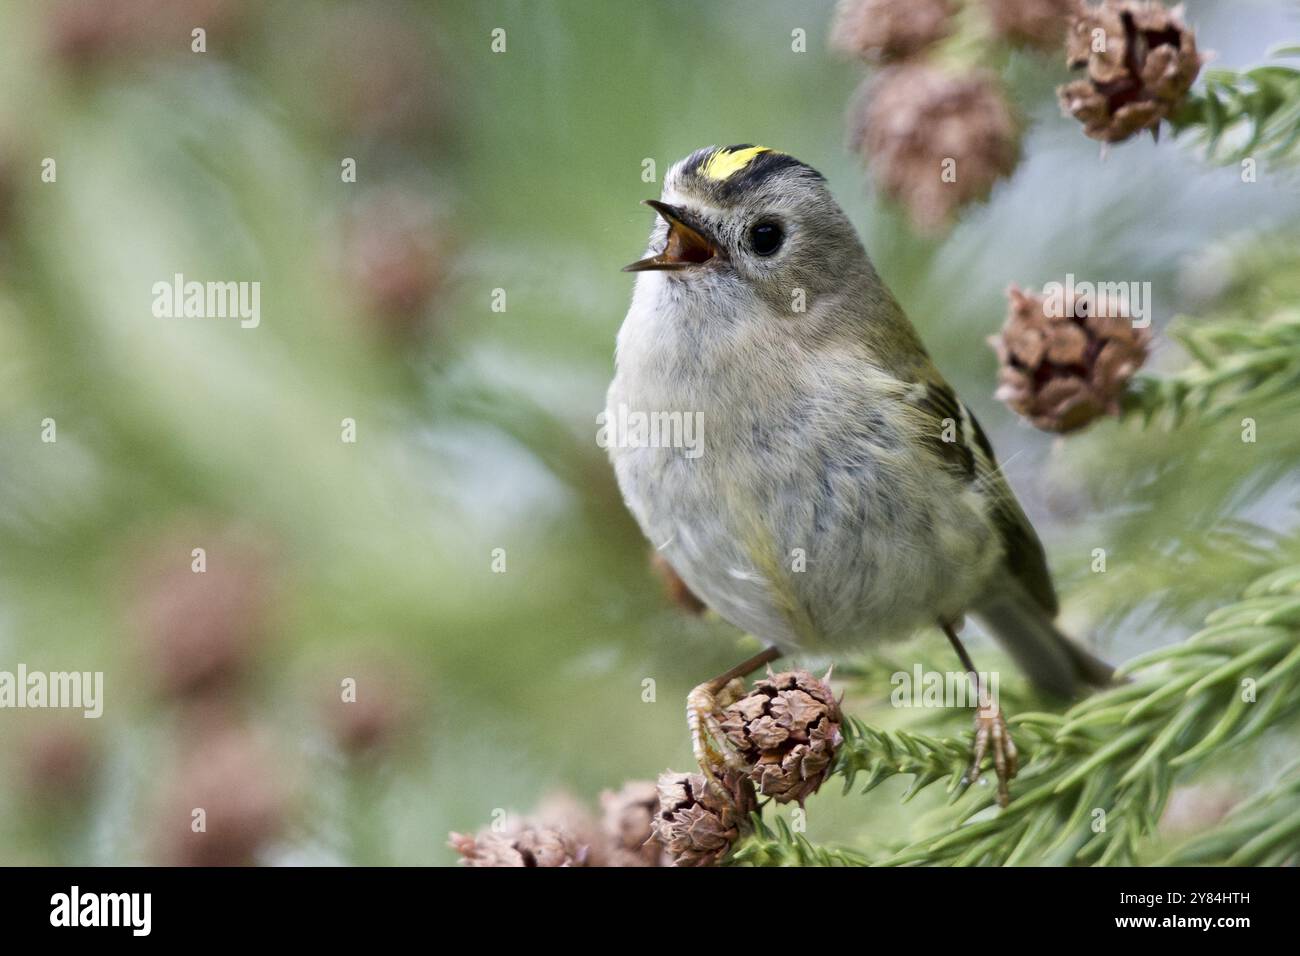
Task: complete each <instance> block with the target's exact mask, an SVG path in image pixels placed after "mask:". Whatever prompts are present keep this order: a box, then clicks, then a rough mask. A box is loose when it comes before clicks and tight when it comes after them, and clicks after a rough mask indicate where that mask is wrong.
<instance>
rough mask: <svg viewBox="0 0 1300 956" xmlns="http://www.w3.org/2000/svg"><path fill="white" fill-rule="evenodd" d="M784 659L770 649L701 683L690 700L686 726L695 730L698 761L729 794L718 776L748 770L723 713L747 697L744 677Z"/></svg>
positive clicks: (694, 742) (707, 775)
mask: <svg viewBox="0 0 1300 956" xmlns="http://www.w3.org/2000/svg"><path fill="white" fill-rule="evenodd" d="M780 656H781V652H780V651H779V650H777V649H776V648H775V647H769V648H766V649H764V650H763V651H761V652H760V653H758V654H755V655H754V656H753V657H751V658H750V659H749V660H747V661H743V662H742V663H740V664H737V665H736V666H735V667H733V668H731V669H730V670H729V671H727V672H726V673H723V674H719V675H718V676H717V677H715V678H713V680H710V681H705V682H704V683H703V684H700V685H699V686H698V687H696V688H695V689H694V690H693V691H691V693H690V695H689V696H688V697H687V698H686V724H687V726H688V727H690V729H691V749H692V750H693V751H694V752H695V762H696V763H698V764H699V765H700V771H701V772H702V773H703V774H704V776H705V778H706V779H707V780H708V781H709V783H711V784H713V785H714V787H715V789H717V790H719V791H721V792H723V793H726V788H725V787H722V786H721V785H719V783H718V778H717V774H718V773H719V772H721V771H722V770H723V769H725V768H728V767H729V768H731V769H732V770H742V771H743V770H747V769H748V767H747V765H746V764H745V761H744V760H743V759H742V758H741V756H740V755H739V754H738V753H736V749H735V748H734V747H733V746H732V745H731V743H730V742H729V741H728V740H727V735H726V734H725V733H724V732H723V730H722V723H721V720H720V717H721V715H722V711H723V709H724V708H725V707H726V706H727V705H728V704H731V703H734V702H735V701H736V700H738V699H739V698H740V697H741V696H742V695H743V694H744V692H745V685H744V682H743V680H742V678H744V677H745V676H746V675H748V674H750V673H752V672H753V671H755V670H757V669H758V668H760V667H762V666H763V665H764V664H770V663H771V662H772V661H774V660H776V659H777V658H778V657H780Z"/></svg>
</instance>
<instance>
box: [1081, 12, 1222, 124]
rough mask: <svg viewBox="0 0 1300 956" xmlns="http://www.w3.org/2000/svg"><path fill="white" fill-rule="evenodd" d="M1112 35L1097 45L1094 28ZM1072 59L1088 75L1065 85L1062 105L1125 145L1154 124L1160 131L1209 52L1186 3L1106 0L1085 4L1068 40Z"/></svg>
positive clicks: (1184, 94) (1106, 35)
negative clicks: (1201, 46) (1199, 43)
mask: <svg viewBox="0 0 1300 956" xmlns="http://www.w3.org/2000/svg"><path fill="white" fill-rule="evenodd" d="M1099 30H1100V31H1103V32H1104V34H1105V43H1103V44H1101V45H1102V46H1103V47H1104V49H1102V50H1100V51H1099V50H1095V49H1094V46H1095V45H1096V44H1095V41H1094V34H1096V32H1097V31H1099ZM1065 54H1066V63H1067V64H1068V65H1069V66H1070V68H1071V69H1083V70H1085V71H1086V78H1085V79H1079V80H1075V81H1073V82H1071V83H1067V84H1065V85H1064V86H1061V87H1059V88H1058V89H1057V91H1056V93H1057V98H1058V99H1059V100H1060V103H1061V109H1062V110H1063V111H1064V112H1065V113H1067V114H1068V115H1070V116H1073V117H1074V118H1075V119H1077V120H1078V121H1079V122H1081V123H1083V131H1084V133H1086V134H1087V135H1088V136H1090V137H1091V138H1093V139H1097V140H1101V141H1102V142H1106V143H1118V142H1120V141H1122V140H1125V139H1128V138H1129V137H1130V136H1132V135H1133V134H1134V133H1137V132H1140V131H1141V130H1144V129H1150V130H1151V131H1152V133H1153V135H1154V133H1155V131H1156V129H1157V127H1158V126H1159V125H1160V121H1161V120H1162V119H1164V118H1165V117H1167V116H1168V115H1169V114H1170V113H1171V112H1173V109H1174V107H1175V106H1177V105H1178V103H1179V102H1180V101H1181V100H1182V99H1183V97H1184V96H1186V95H1187V91H1188V90H1189V89H1191V86H1192V83H1193V82H1194V81H1195V80H1196V75H1197V73H1199V72H1200V70H1201V63H1202V62H1203V57H1202V56H1201V55H1200V54H1199V53H1198V52H1197V51H1196V36H1195V34H1193V33H1192V31H1191V30H1189V29H1187V27H1186V26H1185V25H1184V23H1183V20H1182V11H1181V8H1179V7H1175V8H1174V9H1172V10H1166V9H1165V8H1164V7H1163V6H1161V5H1160V4H1159V3H1157V2H1148V0H1103V2H1102V3H1101V4H1100V5H1098V6H1094V7H1090V6H1082V5H1081V6H1080V7H1079V9H1078V11H1077V13H1076V15H1075V19H1074V22H1073V23H1072V24H1071V25H1070V31H1069V33H1068V35H1067V37H1066V43H1065Z"/></svg>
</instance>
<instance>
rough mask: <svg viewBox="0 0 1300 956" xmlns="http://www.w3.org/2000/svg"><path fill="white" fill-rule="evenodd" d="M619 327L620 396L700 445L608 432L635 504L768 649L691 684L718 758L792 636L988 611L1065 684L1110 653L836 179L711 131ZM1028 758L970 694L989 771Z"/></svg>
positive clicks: (825, 640)
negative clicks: (1069, 597) (837, 192)
mask: <svg viewBox="0 0 1300 956" xmlns="http://www.w3.org/2000/svg"><path fill="white" fill-rule="evenodd" d="M646 204H647V205H649V206H650V207H652V208H653V209H654V211H655V212H656V213H657V218H656V222H655V225H654V228H653V229H652V231H651V234H650V242H649V248H648V250H647V253H646V257H645V258H643V259H641V260H640V261H638V262H634V263H632V264H631V265H629V266H627V267H626V271H629V272H635V273H636V274H637V277H636V284H635V291H634V293H633V296H632V303H631V307H630V308H629V310H628V313H627V317H626V319H625V320H624V322H623V326H622V328H621V329H620V331H619V333H618V344H617V351H616V366H617V368H616V372H615V375H614V380H613V382H612V383H611V385H610V388H609V393H608V396H607V406H606V419H607V420H612V419H615V418H617V417H618V416H619V414H620V410H621V413H622V415H623V416H624V418H626V415H627V412H628V410H632V411H634V412H635V411H639V412H642V413H645V414H647V415H654V414H663V413H668V414H681V415H689V416H692V420H693V421H696V422H698V445H697V446H695V447H692V448H690V449H685V448H682V447H674V446H673V444H672V443H671V442H663V441H660V442H648V441H611V442H608V447H609V453H610V457H611V459H612V461H613V465H614V469H615V472H616V474H617V477H618V483H619V487H620V489H621V490H622V493H623V497H624V500H625V501H626V503H627V506H628V508H629V509H630V510H631V512H632V514H633V515H634V516H635V518H636V520H637V522H638V523H639V524H640V526H641V529H642V530H643V531H644V532H645V534H646V536H647V537H648V538H649V539H650V541H651V542H652V543H653V545H654V546H655V547H656V548H657V549H658V551H659V553H660V554H661V555H662V556H663V557H664V558H665V559H666V560H667V562H668V563H669V564H670V565H671V566H672V568H673V569H674V570H675V571H676V572H677V574H678V575H680V577H681V578H682V580H683V581H685V583H686V584H687V586H689V588H690V589H691V590H692V591H693V592H694V593H695V594H696V595H698V596H699V597H700V598H701V599H702V600H703V601H704V602H705V603H706V604H707V605H708V606H709V607H710V608H712V609H713V610H714V611H715V612H717V613H718V614H719V615H720V616H721V617H723V618H724V619H726V620H727V621H729V622H731V623H732V624H733V625H735V626H736V627H738V628H741V629H742V630H744V631H747V632H749V633H750V634H752V635H754V636H755V637H757V638H758V639H759V640H761V641H762V642H763V643H764V644H765V645H766V649H765V650H764V651H762V652H761V653H760V654H758V655H756V656H754V657H753V658H751V659H749V660H747V661H745V662H744V663H742V664H740V665H738V666H737V667H734V668H732V669H731V670H729V671H727V672H726V673H725V674H722V675H719V676H718V677H716V678H714V679H713V680H710V681H707V682H705V683H703V684H701V685H700V686H699V687H697V688H696V689H695V690H694V691H693V692H692V693H691V695H690V697H689V699H688V704H687V713H688V723H689V726H690V730H691V736H692V744H693V746H694V749H695V755H696V759H697V760H698V761H699V762H700V764H701V767H702V768H703V769H704V771H705V772H706V774H708V775H709V777H710V779H714V774H715V772H716V771H719V770H720V769H721V767H722V764H723V763H732V764H734V763H735V761H736V760H737V759H738V758H737V756H736V755H735V754H734V752H732V750H731V748H730V747H729V745H728V744H727V743H726V738H725V735H724V734H722V732H721V729H720V727H719V722H718V721H719V714H720V710H721V707H722V706H724V705H725V703H726V700H725V699H724V696H723V695H724V694H727V693H731V692H732V691H731V690H729V689H730V688H732V687H734V684H735V680H736V678H738V677H742V676H744V675H745V674H747V673H749V672H750V671H752V670H754V669H756V668H757V667H759V666H761V665H763V664H764V663H767V662H770V661H773V660H775V659H776V658H778V657H780V656H781V655H782V654H784V653H794V652H813V653H818V654H827V655H830V656H832V657H833V656H835V655H836V654H841V653H844V652H849V651H852V650H853V649H855V648H860V647H862V646H865V645H868V644H871V643H873V642H878V641H884V640H887V639H890V638H894V637H900V636H904V635H907V634H910V633H912V632H914V631H915V630H917V629H918V628H920V627H923V626H927V625H928V626H933V625H937V626H939V627H940V628H942V629H943V631H944V632H945V633H946V634H947V635H948V638H949V640H950V641H951V642H952V645H953V647H954V648H955V650H956V652H957V654H958V656H959V657H960V659H961V662H962V665H963V667H964V668H965V669H966V670H967V671H968V672H971V673H972V674H973V673H974V672H975V667H974V665H973V663H972V662H971V659H970V657H969V655H968V654H967V653H966V651H965V649H964V647H963V646H962V644H961V641H960V640H959V638H958V635H957V631H958V628H959V625H960V623H961V622H962V621H963V619H964V616H965V615H966V614H970V615H972V616H974V617H975V618H976V619H978V620H979V621H981V622H982V623H983V624H984V625H985V627H986V628H987V629H988V630H989V631H991V632H992V633H993V634H994V635H995V636H996V637H997V638H998V639H999V640H1000V641H1001V642H1002V643H1003V644H1004V645H1005V647H1006V649H1007V650H1008V651H1009V653H1010V654H1011V656H1012V657H1013V658H1014V660H1015V661H1016V662H1017V663H1018V664H1019V666H1020V667H1021V668H1022V669H1023V670H1024V671H1025V673H1026V674H1027V675H1028V676H1029V677H1030V678H1031V679H1032V680H1033V682H1034V683H1036V684H1037V685H1039V686H1041V687H1042V688H1045V689H1047V690H1049V691H1052V692H1055V693H1058V694H1061V695H1073V694H1076V693H1077V692H1079V691H1080V690H1081V689H1083V688H1086V687H1087V686H1090V685H1093V686H1101V685H1104V684H1106V683H1107V682H1109V681H1110V679H1111V675H1112V668H1111V667H1110V666H1109V665H1107V664H1106V663H1104V662H1103V661H1100V660H1098V659H1097V658H1095V657H1093V656H1092V655H1090V654H1089V653H1087V652H1086V651H1085V650H1083V649H1082V648H1080V647H1079V646H1077V645H1076V644H1074V643H1073V642H1071V641H1070V640H1069V639H1068V638H1066V637H1065V636H1064V635H1063V634H1062V633H1061V632H1060V631H1059V630H1058V629H1057V627H1056V626H1055V624H1053V618H1054V617H1055V616H1056V613H1057V599H1056V594H1055V592H1054V590H1053V587H1052V581H1051V577H1050V575H1049V573H1048V569H1047V564H1046V561H1045V558H1044V554H1043V547H1042V545H1041V544H1040V543H1039V540H1038V536H1037V535H1036V534H1035V532H1034V529H1033V527H1032V526H1031V525H1030V523H1029V520H1028V519H1027V518H1026V517H1025V514H1024V511H1023V510H1022V509H1021V507H1020V505H1019V503H1018V502H1017V501H1016V498H1015V496H1014V495H1013V494H1012V492H1011V489H1010V488H1009V487H1008V485H1007V482H1006V479H1005V478H1004V477H1003V475H1002V474H1001V472H1000V470H999V466H998V464H997V461H996V458H995V457H994V454H993V448H992V446H991V445H990V444H989V440H988V438H987V437H986V436H985V434H984V432H983V430H982V429H981V428H980V426H979V423H978V422H977V421H976V420H975V418H974V416H973V415H972V414H971V413H970V410H969V409H967V408H966V406H965V405H964V404H962V402H961V401H960V400H959V399H958V398H957V396H956V394H955V393H954V392H953V389H952V388H951V386H949V385H948V383H947V382H946V381H945V380H944V378H943V376H942V375H941V374H940V373H939V371H938V369H936V368H935V366H934V363H933V362H932V361H931V359H930V357H929V355H928V354H927V353H926V351H925V348H924V347H923V346H922V344H921V341H920V339H919V338H918V337H917V334H916V331H915V330H914V329H913V327H912V325H911V323H910V322H909V321H908V319H907V316H906V315H905V314H904V313H903V310H902V309H901V308H900V306H899V305H898V303H897V302H896V301H895V299H894V297H893V296H892V295H891V294H890V292H889V290H888V289H887V288H886V287H885V285H884V283H883V282H882V281H881V279H880V277H879V275H877V273H876V270H875V268H874V267H873V266H872V264H871V260H870V259H869V258H868V257H867V254H866V252H865V250H864V249H863V247H862V243H861V242H860V241H859V239H858V236H857V234H856V233H855V231H854V229H853V226H852V224H851V223H850V222H849V220H848V217H847V216H845V214H844V212H843V211H842V210H841V209H840V207H839V205H838V204H837V203H836V201H835V199H834V198H833V197H832V196H831V193H830V191H829V189H828V188H827V184H826V180H825V179H824V178H823V177H822V175H821V174H820V173H818V172H817V171H816V170H814V169H813V168H812V167H810V166H808V165H806V164H804V163H802V162H800V161H799V160H797V159H795V158H794V157H793V156H789V155H787V154H785V153H781V152H778V151H775V150H771V149H767V148H765V147H761V146H751V145H739V146H727V147H715V146H709V147H706V148H704V149H700V150H697V151H695V152H694V153H692V154H691V155H690V156H688V157H686V158H685V159H683V160H681V161H680V162H678V163H676V164H675V165H674V166H673V167H672V169H671V170H670V171H669V173H668V175H667V176H666V177H665V181H664V188H663V193H662V195H661V197H660V198H659V199H658V200H647V201H646ZM989 750H991V751H992V755H993V759H994V765H995V767H996V771H997V776H998V795H999V800H1000V801H1001V802H1003V803H1005V802H1006V800H1007V780H1008V779H1009V778H1011V777H1013V776H1014V775H1015V772H1016V751H1015V744H1014V742H1013V741H1012V739H1011V737H1010V735H1009V733H1008V732H1007V727H1006V723H1005V721H1004V720H1003V718H1002V714H1001V712H1000V710H998V709H996V708H983V709H981V710H980V711H979V713H978V715H977V717H976V734H975V743H974V754H973V762H972V770H971V773H970V774H969V775H968V779H969V780H973V779H976V778H977V777H978V775H979V768H980V766H981V764H982V762H983V759H984V757H985V755H986V753H987V752H988V751H989Z"/></svg>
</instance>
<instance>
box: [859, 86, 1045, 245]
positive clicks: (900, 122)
mask: <svg viewBox="0 0 1300 956" xmlns="http://www.w3.org/2000/svg"><path fill="white" fill-rule="evenodd" d="M858 113H859V120H858V128H857V129H856V131H855V134H854V139H855V140H856V144H857V147H858V149H859V150H860V151H861V152H862V153H863V154H864V155H865V156H866V157H867V158H868V160H869V161H870V164H871V170H872V174H873V176H874V177H875V180H876V184H877V186H878V187H879V189H880V190H881V192H883V193H884V194H885V195H886V196H888V197H890V198H891V199H894V200H896V201H898V202H900V203H902V204H903V206H904V207H905V208H906V209H907V211H908V214H909V216H910V217H911V220H912V222H913V224H914V225H915V226H916V227H917V228H918V229H920V230H921V231H923V232H929V233H934V232H938V231H940V230H942V229H943V228H944V227H945V226H946V225H948V224H949V223H950V222H951V221H952V218H953V216H954V215H955V213H956V211H957V210H958V209H960V208H961V207H962V206H965V205H966V204H967V203H970V202H974V201H976V200H981V199H985V198H986V197H987V196H988V194H989V192H990V191H992V189H993V184H994V183H995V182H997V180H998V179H1000V178H1002V177H1004V176H1009V175H1010V174H1011V172H1012V171H1013V170H1014V169H1015V168H1016V164H1017V162H1019V159H1020V139H1019V131H1018V128H1017V124H1016V121H1015V117H1014V115H1013V114H1012V111H1011V107H1010V105H1009V104H1008V103H1007V99H1006V97H1005V96H1004V94H1003V92H1002V88H1001V86H1000V85H999V82H998V80H997V78H996V77H994V76H993V75H992V74H989V73H987V72H975V73H966V74H958V73H952V72H949V71H947V70H945V69H942V68H939V67H935V66H929V65H926V64H914V63H909V64H903V65H902V66H896V67H890V68H889V69H887V70H885V71H883V72H882V73H881V74H880V76H879V78H878V80H877V84H876V85H875V86H874V88H873V89H871V90H870V94H869V99H868V100H867V102H866V105H865V107H864V108H860V109H859V110H858Z"/></svg>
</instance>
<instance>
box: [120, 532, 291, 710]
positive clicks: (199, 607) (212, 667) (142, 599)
mask: <svg viewBox="0 0 1300 956" xmlns="http://www.w3.org/2000/svg"><path fill="white" fill-rule="evenodd" d="M177 537H179V533H178V534H177ZM195 541H201V542H202V543H203V544H204V545H205V546H206V547H207V551H208V557H207V559H206V560H207V562H208V563H207V565H206V570H204V571H195V570H194V565H193V564H192V563H191V548H192V545H193V544H194V542H195ZM273 570H274V568H273V567H272V566H271V565H270V563H269V561H268V555H267V553H266V551H265V549H264V548H262V547H260V546H258V545H257V544H254V543H252V542H251V541H249V540H244V539H243V538H241V537H239V536H237V535H235V534H222V533H219V532H215V531H211V532H207V533H204V534H195V536H194V537H193V538H192V539H191V540H188V541H187V540H183V539H182V540H173V539H169V540H166V541H160V542H158V543H157V544H155V545H153V546H152V553H151V554H150V555H149V556H148V557H147V558H146V559H145V560H144V561H143V562H142V566H141V569H140V570H139V571H138V572H137V580H138V582H139V583H138V584H137V585H136V586H135V587H136V590H137V594H138V597H137V599H136V602H135V607H134V616H135V621H134V622H133V623H134V629H135V631H136V632H137V633H138V635H139V639H140V652H141V656H142V657H143V659H144V660H143V666H142V670H143V671H144V672H145V673H146V674H148V675H150V676H151V677H152V680H153V683H154V685H155V687H156V689H157V690H158V692H159V693H160V694H162V695H164V696H168V697H172V698H177V699H190V700H192V699H195V698H199V697H203V696H205V695H208V694H213V693H215V694H217V695H220V694H224V693H227V692H228V691H229V690H230V689H231V688H232V687H233V686H234V685H235V684H237V683H238V681H239V680H240V679H241V678H242V677H244V676H245V674H246V673H247V672H248V671H249V670H251V668H252V666H253V664H254V662H255V660H256V657H257V652H258V650H259V649H260V646H261V645H262V644H263V643H264V642H265V641H266V640H267V639H268V638H269V636H270V634H271V632H272V630H273V628H272V627H271V621H270V615H271V608H272V604H273V595H272V586H271V585H270V584H269V581H270V580H271V577H270V575H271V572H272V571H273Z"/></svg>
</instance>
